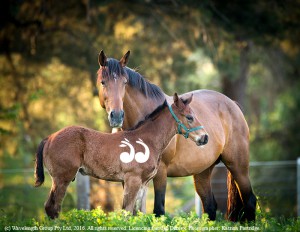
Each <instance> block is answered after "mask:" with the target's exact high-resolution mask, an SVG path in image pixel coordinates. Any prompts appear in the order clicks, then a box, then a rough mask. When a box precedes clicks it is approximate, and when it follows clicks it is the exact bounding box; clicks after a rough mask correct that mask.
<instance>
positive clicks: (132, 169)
mask: <svg viewBox="0 0 300 232" xmlns="http://www.w3.org/2000/svg"><path fill="white" fill-rule="evenodd" d="M192 97H193V95H191V96H190V97H189V98H187V99H185V100H183V99H181V98H179V97H178V95H177V94H176V93H175V94H174V103H173V104H172V105H171V108H169V106H168V104H167V102H166V101H165V102H164V103H163V104H162V105H161V106H159V107H158V108H157V109H156V110H155V111H153V112H152V113H151V114H150V115H149V116H148V117H146V119H145V120H144V121H142V122H140V123H139V124H138V125H137V126H136V127H135V128H132V129H131V130H128V131H121V132H118V133H115V134H108V133H101V132H98V131H95V130H92V129H89V128H85V127H79V126H70V127H66V128H64V129H62V130H60V131H58V132H56V133H53V134H52V135H50V136H48V137H47V138H46V139H44V140H43V141H42V142H41V143H40V145H39V147H38V150H37V153H36V166H35V181H36V182H35V186H36V187H38V186H40V185H41V184H42V183H43V182H44V167H43V165H45V167H46V168H47V169H48V171H49V174H50V175H51V177H52V187H51V191H50V194H49V198H48V200H47V202H46V203H45V210H46V213H47V215H48V216H49V217H50V218H56V217H58V215H59V211H60V209H61V202H62V200H63V198H64V195H65V192H66V189H67V187H68V185H69V183H70V182H71V181H72V180H73V179H74V177H75V176H76V173H77V171H78V170H79V171H80V172H81V173H83V174H87V175H90V176H93V177H96V178H100V179H104V180H109V181H117V182H122V183H123V184H124V195H123V206H122V208H123V209H125V210H127V211H130V212H132V213H133V214H135V213H136V209H135V207H134V206H135V203H136V200H137V198H138V195H140V194H141V193H142V192H143V189H144V187H145V186H146V184H147V183H148V182H149V181H150V180H151V179H152V178H153V177H154V176H155V174H156V172H157V169H158V165H159V162H160V159H161V154H162V152H163V150H164V149H165V148H166V146H167V145H168V144H169V142H170V141H171V139H172V138H173V136H174V135H175V134H176V133H177V132H178V129H179V127H178V125H177V123H178V122H179V121H178V120H180V122H179V123H181V125H184V126H183V128H184V131H182V128H181V129H179V132H181V133H185V132H186V133H187V135H190V136H189V138H190V139H191V140H193V141H194V142H195V143H196V144H197V145H201V140H203V138H202V137H203V136H205V133H206V132H205V131H204V130H202V129H200V128H201V127H197V128H192V129H191V127H195V126H199V125H200V123H199V121H198V119H197V117H196V116H195V115H194V113H193V111H192V109H191V108H190V107H189V103H190V102H191V101H192ZM172 111H173V112H174V114H175V116H173V115H172V113H171V112H172ZM176 116H177V120H176V119H175V117H176ZM193 129H196V130H193ZM185 135H186V134H185ZM128 148H130V153H128V152H126V151H128ZM134 150H136V151H139V152H137V153H135V154H134ZM141 150H142V151H143V150H145V152H144V153H143V152H141ZM146 153H147V154H146ZM134 155H135V157H134ZM145 155H148V156H147V157H145Z"/></svg>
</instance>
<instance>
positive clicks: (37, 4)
mask: <svg viewBox="0 0 300 232" xmlns="http://www.w3.org/2000/svg"><path fill="white" fill-rule="evenodd" d="M299 41H300V1H299V0H295V1H258V0H251V1H248V0H247V1H236V0H231V1H230V2H228V1H217V0H210V1H209V0H203V1H190V0H185V1H180V0H132V1H125V0H124V1H121V0H110V1H96V0H68V1H56V0H50V1H47V0H28V1H23V0H10V1H1V3H0V86H1V90H0V146H1V148H0V211H1V212H5V213H6V214H9V215H12V216H15V217H18V218H24V217H25V218H26V217H38V218H39V217H43V215H44V209H43V203H44V201H45V200H46V197H47V195H48V191H49V190H50V184H51V181H50V177H49V176H46V183H45V185H43V187H41V188H38V189H35V188H33V187H32V186H33V183H34V181H33V166H34V161H33V160H34V154H35V151H36V148H37V146H38V144H39V143H40V141H41V140H42V139H43V138H44V137H46V136H47V135H49V134H50V133H53V132H54V131H56V130H59V129H61V128H62V127H64V126H68V125H74V124H76V125H83V126H86V127H90V128H93V129H97V130H100V131H107V132H109V131H110V129H109V126H108V123H107V115H106V112H105V111H104V110H103V109H101V107H100V104H99V101H98V99H97V89H96V86H95V83H96V72H97V70H98V68H99V66H98V62H97V57H98V53H99V51H100V50H102V49H103V50H104V51H105V53H106V55H107V56H108V57H114V58H117V59H119V58H121V57H122V55H123V54H125V52H127V50H131V57H130V60H129V64H128V66H129V67H131V68H136V69H137V70H138V72H140V73H141V74H142V75H144V76H145V78H147V79H148V80H149V81H151V82H153V83H155V84H156V85H159V86H160V87H161V88H162V89H163V91H164V92H166V93H167V94H169V95H171V94H173V93H174V91H177V92H178V93H184V92H187V91H191V90H195V89H203V88H207V89H212V90H216V91H219V92H222V93H224V94H226V95H227V96H229V97H230V98H232V99H233V100H235V101H237V102H239V104H240V105H241V107H242V108H243V111H244V114H245V116H246V119H247V122H248V124H249V127H250V131H251V146H250V152H251V161H252V162H253V165H252V168H251V178H252V182H253V186H254V191H255V193H256V194H257V195H258V197H259V204H260V207H261V209H262V211H263V212H270V213H271V214H272V215H275V216H278V215H285V216H296V212H297V211H296V210H297V197H296V159H297V157H299V156H300V144H299V142H300V114H299V112H300V78H299V74H300V69H299V67H300V43H299ZM264 161H268V163H264ZM279 161H283V162H279ZM221 169H222V168H221V167H220V168H219V167H218V168H216V170H217V171H216V174H215V175H216V176H218V178H219V179H214V188H215V190H214V191H215V193H216V197H217V200H218V201H222V202H224V196H225V197H226V185H225V183H226V182H225V181H226V180H221V179H222V178H223V179H224V178H226V175H227V174H226V171H224V170H221ZM220 178H221V179H220ZM192 182H193V181H192V178H191V177H186V178H173V179H171V178H169V179H168V190H167V200H166V211H167V212H168V213H177V212H179V211H189V210H194V208H193V206H194V194H195V193H194V187H193V183H192ZM222 183H223V185H222ZM121 199H122V187H121V184H118V183H109V182H105V181H99V180H96V179H92V178H91V197H90V200H91V207H92V208H96V207H98V206H101V207H102V208H103V209H104V210H106V211H111V210H115V209H120V208H121ZM222 202H221V203H220V204H219V205H221V206H222V204H223V203H222ZM225 204H226V199H225ZM72 208H76V184H75V183H72V184H71V186H70V187H69V189H68V193H67V196H66V198H65V201H64V204H63V210H64V211H66V210H69V209H72ZM152 209H153V189H152V188H151V186H150V188H149V190H148V204H147V211H148V212H149V213H151V212H152ZM0 214H1V213H0Z"/></svg>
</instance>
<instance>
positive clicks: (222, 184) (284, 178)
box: [0, 158, 300, 217]
mask: <svg viewBox="0 0 300 232" xmlns="http://www.w3.org/2000/svg"><path fill="white" fill-rule="evenodd" d="M299 170H300V158H299V159H298V178H297V161H271V162H251V163H250V178H251V182H252V187H253V189H254V192H255V194H256V195H257V197H258V204H259V206H260V208H261V210H262V211H263V212H269V213H270V214H271V215H274V216H281V215H284V216H287V217H290V216H293V217H296V216H297V214H298V216H300V206H299V203H298V204H297V196H298V198H299V199H298V202H299V201H300V171H299ZM33 172H34V170H33V169H32V168H27V169H0V193H1V194H0V207H1V208H4V209H5V210H8V211H9V210H11V211H15V210H16V209H22V210H23V211H24V210H29V208H30V207H31V208H32V207H33V208H34V207H36V208H37V209H38V211H40V212H43V202H44V201H45V200H46V198H47V195H48V192H49V189H50V186H51V180H50V178H48V177H47V178H46V182H45V185H44V186H43V187H42V190H33V189H34V187H33V183H34V180H33ZM226 178H227V169H226V168H225V166H224V165H223V164H219V165H217V166H216V167H215V169H214V171H213V177H212V189H213V193H214V195H215V198H216V201H217V204H218V210H220V211H221V212H222V213H225V212H226V208H227V186H226ZM180 179H181V178H169V179H168V186H171V187H170V189H168V190H167V197H168V195H170V194H171V193H170V192H171V191H173V193H172V198H171V200H170V201H169V202H172V204H174V200H173V199H174V198H175V199H181V200H182V201H183V204H179V203H178V207H179V208H180V210H183V211H190V210H194V207H195V206H196V212H198V213H199V214H201V201H200V200H199V198H198V197H197V196H196V197H195V198H193V196H194V195H193V193H192V192H193V191H192V189H194V187H193V181H192V178H191V177H190V178H187V179H184V180H183V181H182V183H183V184H184V185H185V187H184V188H185V189H188V190H187V191H183V189H184V188H183V187H182V183H181V182H180V181H181V180H180ZM297 183H298V190H297ZM109 186H110V187H112V188H114V187H117V186H118V189H117V190H116V191H110V192H111V193H112V194H111V195H115V196H108V195H109V194H106V197H111V198H118V199H117V202H118V204H120V202H121V198H122V194H120V191H121V186H120V184H119V183H115V184H114V183H110V184H109ZM151 189H153V187H152V186H150V188H149V190H148V195H150V200H149V198H148V202H147V204H149V205H150V206H149V208H152V207H153V191H152V190H151ZM104 192H106V193H108V191H107V187H105V191H104ZM187 192H189V193H191V194H189V196H187ZM297 194H298V195H297ZM99 196H101V195H99ZM99 198H101V197H99ZM77 200H78V199H77V193H76V183H72V184H71V186H70V187H69V188H68V191H67V196H66V199H65V200H64V204H63V205H64V208H65V210H68V209H71V208H76V207H77V204H78V203H77ZM179 205H180V206H179ZM297 207H298V208H297ZM115 208H118V207H115ZM147 208H148V206H147ZM169 209H170V204H168V199H167V201H166V210H167V212H170V210H169ZM148 211H149V212H152V209H151V210H148ZM297 212H298V213H297Z"/></svg>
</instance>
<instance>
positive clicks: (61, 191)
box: [45, 178, 70, 219]
mask: <svg viewBox="0 0 300 232" xmlns="http://www.w3.org/2000/svg"><path fill="white" fill-rule="evenodd" d="M69 183H70V181H69V182H64V181H63V182H62V181H58V180H57V179H54V178H53V179H52V187H51V190H50V194H49V198H48V200H47V202H46V203H45V211H46V213H47V215H48V216H49V217H50V218H52V219H54V218H57V217H58V214H59V212H60V210H61V202H62V200H63V198H64V196H65V193H66V190H67V187H68V185H69Z"/></svg>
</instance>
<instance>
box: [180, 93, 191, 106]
mask: <svg viewBox="0 0 300 232" xmlns="http://www.w3.org/2000/svg"><path fill="white" fill-rule="evenodd" d="M193 96H194V94H191V96H189V97H188V98H187V99H182V102H183V104H184V105H188V104H190V103H191V101H192V100H193Z"/></svg>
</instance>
